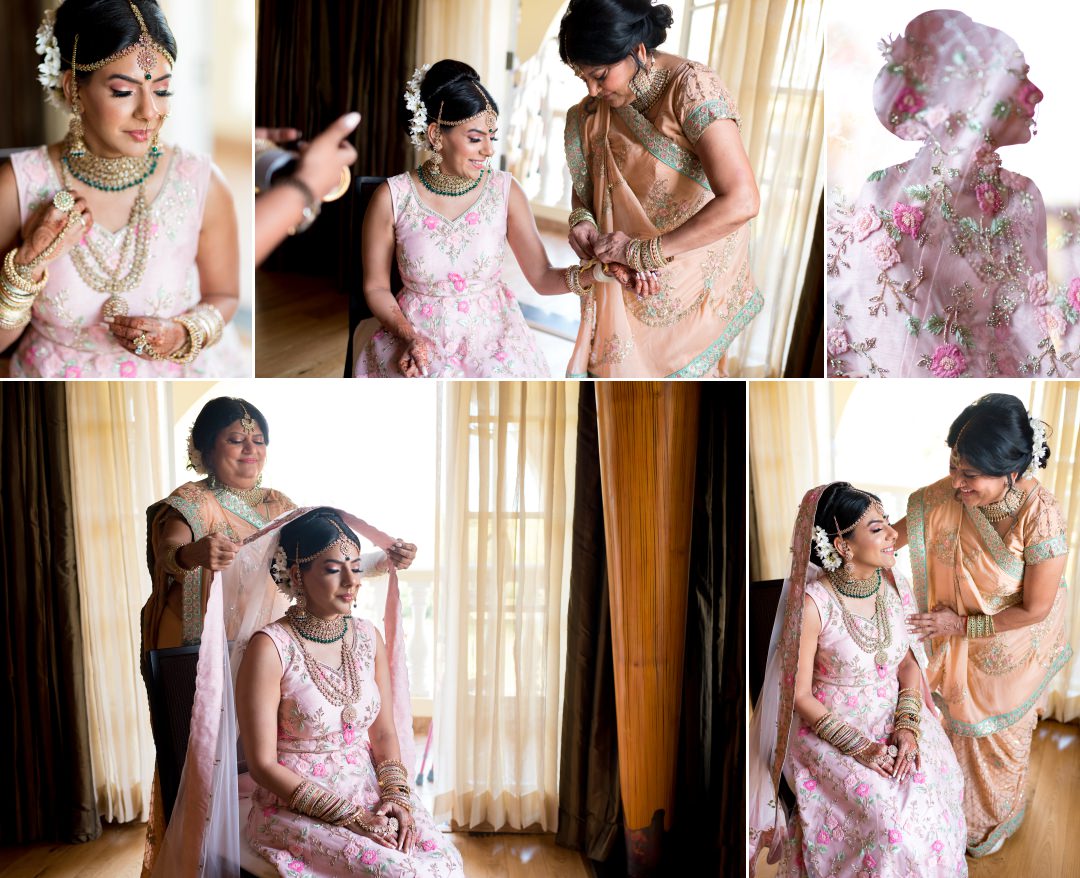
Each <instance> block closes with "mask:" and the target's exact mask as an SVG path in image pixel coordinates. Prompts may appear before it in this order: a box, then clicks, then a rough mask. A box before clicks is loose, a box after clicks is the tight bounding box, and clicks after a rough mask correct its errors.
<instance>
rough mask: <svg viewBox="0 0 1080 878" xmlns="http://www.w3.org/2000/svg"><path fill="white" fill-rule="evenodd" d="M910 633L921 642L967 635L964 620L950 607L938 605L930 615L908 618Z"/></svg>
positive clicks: (920, 614) (914, 614) (921, 614)
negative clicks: (934, 638) (954, 635)
mask: <svg viewBox="0 0 1080 878" xmlns="http://www.w3.org/2000/svg"><path fill="white" fill-rule="evenodd" d="M907 623H908V631H910V632H911V633H912V634H914V635H916V636H917V637H918V638H919V640H929V639H930V638H931V637H948V636H950V635H953V634H960V635H963V634H965V633H966V632H965V629H964V620H963V618H961V617H960V616H958V615H957V614H956V613H954V612H953V611H952V610H950V609H949V608H948V607H946V606H943V605H942V604H938V605H937V606H936V607H934V609H933V610H931V611H930V612H929V613H912V614H911V615H910V616H908V617H907Z"/></svg>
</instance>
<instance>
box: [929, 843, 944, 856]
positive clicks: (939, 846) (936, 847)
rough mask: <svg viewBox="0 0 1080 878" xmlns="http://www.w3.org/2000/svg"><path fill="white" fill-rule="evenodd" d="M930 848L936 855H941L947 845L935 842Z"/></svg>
mask: <svg viewBox="0 0 1080 878" xmlns="http://www.w3.org/2000/svg"><path fill="white" fill-rule="evenodd" d="M930 847H931V848H932V849H933V851H934V853H938V854H940V853H941V851H942V849H943V848H944V847H945V845H943V844H942V843H941V842H940V841H935V842H934V843H933V844H932V845H930Z"/></svg>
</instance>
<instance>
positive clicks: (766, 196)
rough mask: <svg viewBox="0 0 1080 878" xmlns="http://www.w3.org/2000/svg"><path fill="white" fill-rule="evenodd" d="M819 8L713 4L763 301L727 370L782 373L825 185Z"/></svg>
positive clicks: (718, 63)
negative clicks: (754, 200) (738, 122)
mask: <svg viewBox="0 0 1080 878" xmlns="http://www.w3.org/2000/svg"><path fill="white" fill-rule="evenodd" d="M823 54H824V11H823V4H822V2H821V0H729V2H727V3H719V4H718V5H717V9H716V20H715V25H714V31H713V41H712V51H711V54H710V63H711V65H712V67H713V68H714V69H715V70H716V71H717V72H718V73H719V74H720V79H721V80H723V82H724V83H725V84H726V85H727V87H728V88H729V89H730V90H731V93H732V94H733V95H734V97H735V101H736V103H737V104H738V106H739V111H740V113H741V114H742V138H743V143H744V144H745V146H746V151H747V154H748V155H749V157H750V166H751V167H752V168H753V169H754V173H755V174H756V175H757V181H758V186H759V188H760V190H761V211H760V213H759V214H758V216H757V218H756V219H755V220H754V221H753V223H752V224H751V229H752V232H753V237H752V238H751V244H750V256H751V266H752V268H753V271H754V277H755V279H756V281H757V285H758V287H759V288H760V289H761V292H762V294H763V295H764V297H765V307H764V309H763V310H762V312H761V314H759V315H758V317H757V318H756V319H755V320H754V321H753V322H752V323H751V324H750V326H749V328H748V329H747V330H746V331H745V332H743V333H742V335H740V336H739V338H737V339H736V340H735V343H734V344H733V345H732V347H731V351H730V354H731V357H732V359H731V362H730V363H729V367H728V368H729V370H731V374H733V375H736V374H737V375H742V376H745V377H762V376H764V377H776V376H778V375H782V374H783V369H784V358H785V355H786V354H787V350H788V347H789V346H790V343H791V338H792V336H793V334H794V333H795V332H797V331H798V327H796V326H795V325H794V320H795V314H796V312H797V310H798V305H799V294H800V292H801V291H802V285H803V279H804V277H805V275H806V272H807V271H808V270H809V271H818V270H819V269H818V266H809V265H808V264H807V262H808V260H809V256H810V244H811V237H812V236H813V234H814V227H815V223H816V220H817V211H818V209H819V201H820V198H821V194H822V192H823V190H824V187H825V153H824V148H823V144H824V122H825V101H824V91H823V89H824V78H823V67H822V59H823Z"/></svg>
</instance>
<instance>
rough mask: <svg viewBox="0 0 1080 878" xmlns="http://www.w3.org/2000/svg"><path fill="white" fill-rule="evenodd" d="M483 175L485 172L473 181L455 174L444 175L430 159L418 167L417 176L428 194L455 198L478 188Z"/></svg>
mask: <svg viewBox="0 0 1080 878" xmlns="http://www.w3.org/2000/svg"><path fill="white" fill-rule="evenodd" d="M485 173H486V171H483V172H481V173H480V176H479V177H477V178H476V179H475V180H473V179H471V178H470V177H459V176H457V175H456V174H444V173H443V172H442V171H440V170H439V165H437V164H435V162H434V161H433V160H432V159H428V160H427V161H426V162H424V163H423V164H422V165H420V169H419V170H418V171H417V176H419V177H420V182H421V183H422V184H423V185H424V188H425V189H427V191H428V192H432V193H434V194H435V195H449V196H450V197H452V198H457V197H458V196H460V195H466V194H468V193H469V192H472V191H473V189H475V188H476V187H477V186H479V185H480V181H481V180H483V179H484V174H485Z"/></svg>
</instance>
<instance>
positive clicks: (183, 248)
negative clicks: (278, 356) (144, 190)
mask: <svg viewBox="0 0 1080 878" xmlns="http://www.w3.org/2000/svg"><path fill="white" fill-rule="evenodd" d="M11 166H12V169H13V170H14V172H15V181H16V184H17V186H18V192H19V215H20V217H21V221H22V222H23V223H25V222H26V220H27V219H28V218H29V217H30V215H31V214H32V213H34V211H36V210H37V209H38V207H39V206H40V205H41V204H43V203H44V202H47V201H51V200H52V198H53V196H54V195H55V194H56V192H57V191H58V190H59V189H61V188H62V184H61V181H60V179H59V178H58V177H57V173H56V168H55V167H54V165H53V163H52V161H51V160H50V159H49V155H48V150H47V147H44V146H42V147H38V148H37V149H33V150H27V151H25V152H18V153H15V154H14V155H13V156H12V157H11ZM210 169H211V164H210V158H209V156H205V155H199V154H196V153H192V152H188V151H187V150H185V149H183V148H182V147H179V146H177V147H174V148H173V151H172V154H171V156H170V157H169V158H168V161H167V163H166V165H165V168H164V173H165V181H164V182H163V183H162V187H161V190H160V192H159V193H158V194H157V196H156V197H155V198H154V200H153V202H152V203H151V205H150V223H151V227H150V248H149V254H148V257H147V266H146V273H145V274H144V275H143V279H142V282H141V283H140V284H139V286H138V287H136V288H135V289H134V290H132V291H131V292H130V293H125V294H124V299H126V300H127V302H128V306H129V309H130V310H129V314H131V315H132V316H150V317H162V318H165V317H175V316H176V315H178V314H182V313H184V312H185V311H188V310H190V309H191V308H193V307H194V306H195V305H197V304H198V303H199V299H200V291H199V272H198V268H197V267H196V265H195V257H196V254H197V252H198V247H199V232H200V230H201V229H202V223H203V210H204V208H205V205H206V193H207V191H208V189H209V185H210ZM161 172H162V169H161V167H160V166H159V168H158V171H157V173H161ZM81 185H82V184H78V183H77V184H76V188H78V187H79V186H81ZM124 236H125V229H120V230H119V231H117V232H115V233H114V232H111V231H109V230H108V229H106V228H104V227H103V226H101V225H100V224H95V225H94V227H93V228H92V229H91V230H90V232H89V234H88V235H87V236H86V238H87V239H88V240H89V241H91V242H92V243H93V244H94V245H95V246H96V247H97V248H98V250H99V251H100V252H102V253H104V254H107V258H108V260H109V263H110V264H111V265H115V264H117V262H118V261H119V260H120V259H121V258H122V252H121V251H122V245H123V241H124ZM76 246H79V247H85V246H86V245H85V244H84V243H80V244H78V245H76ZM124 258H125V259H126V261H125V262H124V265H125V266H128V265H130V258H131V257H130V255H128V256H126V257H124ZM48 268H49V283H48V285H47V286H46V287H45V291H44V292H43V293H42V294H41V295H40V296H39V297H38V299H37V301H36V302H35V303H34V309H33V316H32V318H31V321H30V325H29V326H28V327H27V328H26V331H25V332H24V333H23V335H22V338H21V339H20V340H19V345H18V348H17V349H16V351H15V355H14V357H13V358H12V361H11V373H12V375H13V376H15V377H29V378H33V377H40V378H66V379H72V378H230V377H250V375H251V366H250V363H248V362H247V361H246V358H245V357H244V356H243V353H242V351H241V346H240V340H239V337H238V336H237V334H236V329H235V327H233V326H232V324H231V323H230V324H229V325H227V326H226V327H225V332H224V334H223V335H222V338H221V341H219V342H218V343H217V344H216V345H214V347H212V348H210V349H208V350H206V351H204V352H203V353H202V354H200V355H199V356H198V358H196V360H195V362H193V363H191V364H190V365H188V366H181V365H178V364H176V363H167V362H160V361H152V360H145V359H143V358H142V357H136V356H135V355H134V354H132V353H131V352H130V351H128V350H127V349H126V348H124V347H122V346H121V345H120V344H119V343H118V342H117V341H116V339H115V337H114V336H113V335H112V333H110V332H109V330H108V329H107V327H106V326H105V324H103V323H102V313H101V308H102V306H103V305H104V304H105V301H106V299H107V298H108V295H107V294H106V293H99V292H98V291H97V290H94V289H91V288H90V287H89V286H87V285H86V283H85V282H84V281H83V279H82V278H81V277H80V276H79V273H78V272H77V271H76V270H75V265H74V263H73V262H72V261H71V256H70V255H69V254H66V253H65V254H64V255H63V256H61V257H60V258H59V259H56V260H53V261H52V262H50V263H49V266H48ZM123 273H126V268H125V269H124V272H123Z"/></svg>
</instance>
